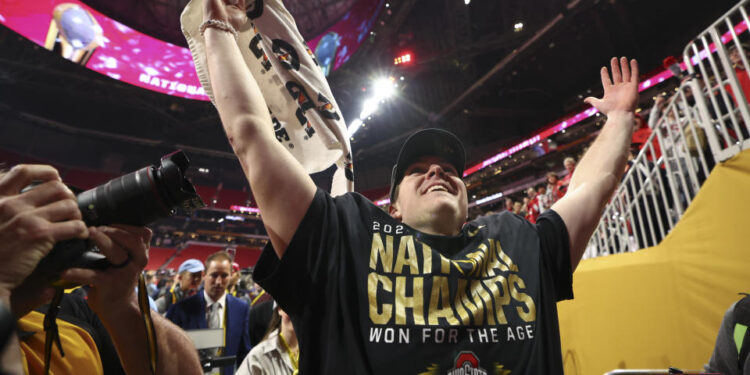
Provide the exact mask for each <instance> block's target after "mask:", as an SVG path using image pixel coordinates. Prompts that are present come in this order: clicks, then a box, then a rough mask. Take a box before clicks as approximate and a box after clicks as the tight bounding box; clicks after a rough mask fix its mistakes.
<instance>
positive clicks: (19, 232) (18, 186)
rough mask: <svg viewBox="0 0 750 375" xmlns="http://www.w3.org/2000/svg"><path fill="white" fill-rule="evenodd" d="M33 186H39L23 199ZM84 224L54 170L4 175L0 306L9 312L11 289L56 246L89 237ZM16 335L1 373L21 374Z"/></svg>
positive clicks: (18, 169) (0, 180)
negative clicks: (63, 242)
mask: <svg viewBox="0 0 750 375" xmlns="http://www.w3.org/2000/svg"><path fill="white" fill-rule="evenodd" d="M32 183H38V185H37V186H36V187H35V188H34V189H31V190H29V191H26V192H24V193H23V194H21V190H23V189H24V188H25V187H27V186H29V185H31V184H32ZM80 219H81V213H80V212H79V211H78V206H77V204H76V201H75V196H74V195H73V193H72V192H71V191H70V190H69V189H68V188H67V187H65V185H63V184H62V182H61V181H60V176H59V174H58V173H57V170H55V169H54V168H52V167H51V166H48V165H17V166H15V167H14V168H13V169H11V170H10V171H8V172H0V301H2V302H3V304H4V305H5V308H6V309H11V298H10V297H11V293H12V290H14V289H15V288H17V287H18V286H19V285H20V284H21V283H22V282H23V281H24V280H25V279H26V278H27V276H28V275H30V274H31V272H32V271H33V270H34V268H36V265H37V263H39V261H40V260H41V259H42V258H43V257H44V256H45V255H47V253H49V251H50V250H52V247H53V246H54V244H55V242H57V241H62V240H67V239H72V238H86V237H87V236H88V231H87V230H86V225H84V223H83V221H81V220H80ZM44 295H49V294H48V293H47V294H45V293H37V296H36V297H37V298H43V297H44ZM14 306H15V305H14ZM18 307H19V306H15V308H14V309H13V313H14V315H15V316H21V315H22V314H19V311H17V308H18ZM34 307H35V306H34ZM28 309H30V308H28ZM28 309H27V310H28ZM24 314H25V312H24ZM14 333H15V332H14ZM14 333H13V334H11V337H10V338H9V341H8V343H7V344H6V345H5V347H4V349H3V350H2V353H0V354H1V355H2V357H1V358H0V369H1V370H2V371H5V372H7V373H9V374H23V363H22V361H21V351H20V348H19V345H18V338H17V337H16V335H15V334H14Z"/></svg>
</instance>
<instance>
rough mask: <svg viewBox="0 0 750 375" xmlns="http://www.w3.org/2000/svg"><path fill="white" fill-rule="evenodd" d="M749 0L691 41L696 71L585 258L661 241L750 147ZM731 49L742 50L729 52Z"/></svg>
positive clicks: (633, 167)
mask: <svg viewBox="0 0 750 375" xmlns="http://www.w3.org/2000/svg"><path fill="white" fill-rule="evenodd" d="M747 4H748V0H744V1H742V2H740V3H739V4H737V5H736V6H735V7H734V8H732V9H731V10H730V11H729V12H727V13H726V14H725V15H724V16H723V17H721V18H720V19H719V20H718V21H716V22H715V23H714V24H712V25H711V26H710V27H709V28H708V29H706V30H705V31H704V32H702V33H701V34H700V35H698V37H697V38H695V39H694V40H693V41H692V42H690V43H689V44H688V45H687V47H686V48H685V52H684V55H683V58H684V60H683V62H684V64H685V65H686V68H687V72H688V73H689V75H688V76H686V77H685V78H684V79H683V80H682V82H681V83H680V86H679V87H678V89H677V91H676V92H675V93H674V95H672V96H671V97H670V98H669V99H668V100H667V101H666V105H665V106H664V108H657V107H655V108H654V110H657V111H660V116H659V118H658V121H657V122H656V125H655V126H654V127H653V128H652V129H651V135H650V136H649V138H648V140H647V141H646V142H645V143H644V145H643V146H642V147H641V149H640V151H639V152H638V154H637V155H636V156H634V158H633V159H632V160H631V161H629V163H628V164H629V168H628V171H627V173H626V174H625V177H624V178H623V180H622V182H621V184H620V186H619V187H618V188H617V190H616V191H615V193H614V195H613V197H612V199H611V200H610V203H609V204H608V205H607V207H606V208H605V210H604V214H603V215H602V219H601V220H600V222H599V225H598V226H597V228H596V231H595V232H594V234H593V235H592V236H591V239H590V240H589V243H588V246H587V249H586V252H585V254H584V259H585V258H593V257H598V256H604V255H609V254H614V253H621V252H626V251H635V250H638V249H642V248H646V247H651V246H655V245H657V244H658V243H659V242H661V240H662V239H663V238H664V237H665V236H666V235H667V234H668V233H669V232H670V231H671V230H672V229H673V228H674V226H675V225H676V223H677V221H678V220H679V219H680V217H682V214H683V213H684V212H685V210H686V209H687V207H688V206H689V205H690V203H691V202H692V200H693V198H694V197H695V195H696V194H697V193H698V190H699V189H700V186H701V184H702V183H703V181H705V180H706V178H707V177H708V175H709V173H710V171H711V169H712V168H713V166H714V165H715V163H716V162H722V161H725V160H727V159H729V158H730V157H732V156H733V155H735V154H737V153H739V152H740V151H742V150H744V149H747V148H749V147H750V135H749V134H750V107H749V106H748V98H750V77H749V76H748V72H749V71H750V65H749V64H748V60H750V59H748V57H746V56H745V53H750V48H748V47H747V45H745V46H743V45H742V44H741V40H743V39H745V40H750V35H748V31H747V26H748V24H750V22H748V16H747V11H746V7H747ZM730 49H736V51H737V53H738V56H732V57H730ZM733 59H734V60H733ZM733 61H734V63H733ZM743 84H744V86H743ZM744 89H747V90H748V92H745V91H744Z"/></svg>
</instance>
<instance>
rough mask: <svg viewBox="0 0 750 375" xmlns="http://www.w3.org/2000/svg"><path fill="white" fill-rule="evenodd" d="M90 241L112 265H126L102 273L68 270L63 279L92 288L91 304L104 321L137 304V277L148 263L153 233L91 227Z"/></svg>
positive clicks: (131, 228)
mask: <svg viewBox="0 0 750 375" xmlns="http://www.w3.org/2000/svg"><path fill="white" fill-rule="evenodd" d="M89 233H90V234H91V237H90V238H91V240H92V241H93V242H94V244H95V245H96V246H97V247H98V248H99V250H100V251H101V252H102V254H104V255H105V256H106V257H107V260H108V261H109V262H110V263H112V264H118V265H119V264H125V265H124V266H122V267H119V268H115V267H111V268H108V269H106V270H103V271H99V270H91V269H81V268H74V269H69V270H67V271H65V272H64V273H63V274H62V278H63V279H64V280H67V281H71V282H75V283H78V284H83V285H91V289H89V292H88V299H87V301H88V303H89V306H90V307H91V309H92V310H93V311H94V312H95V313H97V315H99V316H100V317H102V318H106V317H107V316H108V315H109V313H112V312H115V311H117V310H119V309H121V308H122V306H123V304H125V303H131V302H134V301H135V285H136V281H137V279H138V275H139V274H140V273H141V271H143V268H144V267H146V264H147V263H148V246H149V243H150V242H151V235H152V233H151V230H150V229H148V228H145V227H134V226H130V225H119V224H117V225H113V226H109V227H97V228H89Z"/></svg>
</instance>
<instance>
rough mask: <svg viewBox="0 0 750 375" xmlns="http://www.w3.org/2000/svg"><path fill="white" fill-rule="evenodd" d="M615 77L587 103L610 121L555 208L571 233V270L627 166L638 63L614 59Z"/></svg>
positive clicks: (604, 71)
mask: <svg viewBox="0 0 750 375" xmlns="http://www.w3.org/2000/svg"><path fill="white" fill-rule="evenodd" d="M611 65H612V79H611V80H610V77H609V71H608V70H607V68H606V67H603V68H602V70H601V78H602V85H603V86H604V97H603V98H601V99H597V98H592V97H589V98H586V100H585V102H586V103H588V104H591V105H593V106H594V107H596V108H597V109H598V110H599V112H602V113H604V114H605V115H607V123H606V124H604V127H602V131H601V133H600V134H599V136H598V137H597V138H596V140H595V141H594V143H593V144H592V145H591V147H590V148H589V150H588V152H586V154H585V155H584V156H583V158H582V159H581V161H580V162H579V163H578V166H577V167H576V170H575V172H573V177H572V179H571V181H570V186H569V187H568V192H567V194H565V197H563V198H561V199H560V200H559V201H557V203H555V204H554V205H553V206H552V209H553V210H555V212H557V213H558V214H559V215H560V217H562V219H563V221H564V222H565V226H566V227H567V228H568V233H569V235H570V263H571V264H570V266H571V270H575V268H576V267H577V266H578V262H580V260H581V256H582V255H583V252H584V250H585V249H586V244H587V243H588V240H589V238H590V237H591V234H592V233H593V232H594V230H595V229H596V225H597V224H598V223H599V218H600V217H601V215H602V212H603V211H604V208H605V207H606V205H607V201H609V199H610V197H611V196H612V194H613V193H614V191H615V188H616V187H617V184H618V183H619V181H620V179H621V177H622V173H623V171H624V170H625V164H626V163H627V155H628V147H629V145H630V139H631V136H632V135H633V125H634V124H635V115H634V113H633V111H634V110H635V107H636V105H637V103H638V63H637V62H636V61H635V60H631V61H630V64H629V65H628V60H627V59H626V58H625V57H623V58H621V59H620V60H619V61H618V60H617V58H612V61H611Z"/></svg>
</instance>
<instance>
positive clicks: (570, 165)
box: [564, 160, 576, 172]
mask: <svg viewBox="0 0 750 375" xmlns="http://www.w3.org/2000/svg"><path fill="white" fill-rule="evenodd" d="M564 164H565V170H566V171H568V172H573V170H574V169H575V168H576V162H574V161H572V160H566V161H565V162H564Z"/></svg>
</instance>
